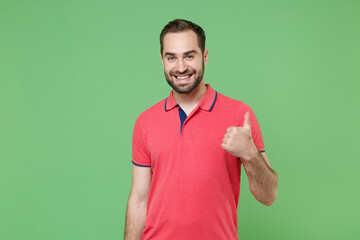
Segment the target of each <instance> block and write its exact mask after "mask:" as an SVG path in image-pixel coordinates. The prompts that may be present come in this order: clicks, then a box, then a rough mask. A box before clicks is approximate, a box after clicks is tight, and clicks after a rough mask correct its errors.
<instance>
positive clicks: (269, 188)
mask: <svg viewBox="0 0 360 240" xmlns="http://www.w3.org/2000/svg"><path fill="white" fill-rule="evenodd" d="M242 162H243V164H244V168H245V170H246V173H247V176H248V179H249V187H250V191H251V192H252V194H253V195H254V197H255V198H256V199H257V200H258V201H259V202H261V203H263V204H265V205H267V206H270V205H271V204H272V203H273V202H274V201H275V200H276V198H277V185H278V176H277V174H276V173H275V172H274V170H272V169H271V167H269V166H268V165H267V163H266V162H265V160H264V159H263V157H262V155H261V153H260V152H258V151H256V153H254V155H253V156H252V157H251V159H248V160H243V161H242Z"/></svg>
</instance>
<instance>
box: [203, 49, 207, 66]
mask: <svg viewBox="0 0 360 240" xmlns="http://www.w3.org/2000/svg"><path fill="white" fill-rule="evenodd" d="M207 61H208V50H207V49H205V51H204V65H206V64H207Z"/></svg>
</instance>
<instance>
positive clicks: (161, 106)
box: [137, 98, 166, 121]
mask: <svg viewBox="0 0 360 240" xmlns="http://www.w3.org/2000/svg"><path fill="white" fill-rule="evenodd" d="M165 101H166V98H165V99H163V100H161V101H160V102H158V103H156V104H154V105H153V106H151V107H149V108H148V109H146V110H144V111H143V112H141V113H140V115H139V116H138V118H137V121H148V120H150V119H154V118H156V117H157V116H160V115H161V113H163V112H164V111H165Z"/></svg>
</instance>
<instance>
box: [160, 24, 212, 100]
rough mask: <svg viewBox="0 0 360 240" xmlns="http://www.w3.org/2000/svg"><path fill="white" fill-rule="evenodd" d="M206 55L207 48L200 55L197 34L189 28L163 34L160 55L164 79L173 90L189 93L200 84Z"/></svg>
mask: <svg viewBox="0 0 360 240" xmlns="http://www.w3.org/2000/svg"><path fill="white" fill-rule="evenodd" d="M207 55H208V50H207V49H206V50H205V52H204V55H202V53H201V50H200V48H199V46H198V39H197V36H196V34H195V33H194V32H193V31H191V30H189V31H186V32H179V33H167V34H166V35H165V37H164V40H163V55H162V56H161V54H160V56H161V62H162V64H163V66H164V74H165V78H166V81H167V82H168V83H169V85H170V86H171V87H172V88H173V89H174V91H176V92H178V93H181V94H186V93H190V92H192V91H193V90H194V89H195V88H196V87H197V86H198V85H199V84H200V82H201V81H202V80H203V76H204V66H205V65H206V63H207Z"/></svg>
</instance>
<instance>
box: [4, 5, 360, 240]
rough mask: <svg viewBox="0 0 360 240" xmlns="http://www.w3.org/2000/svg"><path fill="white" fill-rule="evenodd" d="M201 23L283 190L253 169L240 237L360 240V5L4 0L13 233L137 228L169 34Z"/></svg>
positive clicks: (208, 77)
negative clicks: (258, 184)
mask: <svg viewBox="0 0 360 240" xmlns="http://www.w3.org/2000/svg"><path fill="white" fill-rule="evenodd" d="M175 18H185V19H188V20H191V21H194V22H195V23H197V24H199V25H200V26H202V27H203V28H204V30H205V32H206V34H207V46H206V47H207V48H208V49H209V62H208V64H207V66H206V69H205V82H206V83H210V84H211V86H212V87H213V88H214V89H215V90H217V91H218V92H220V93H223V94H225V95H227V96H230V97H232V98H235V99H238V100H242V101H244V102H246V103H247V104H249V105H250V106H251V107H252V108H253V110H254V112H255V114H256V116H257V118H258V121H259V123H260V126H261V128H262V132H263V137H264V143H265V147H266V152H267V155H268V157H269V160H270V163H271V165H272V167H273V168H274V170H275V171H276V172H277V173H278V175H279V189H278V199H277V200H276V202H275V203H274V204H273V205H272V206H270V207H266V206H265V205H262V204H261V203H259V202H257V201H256V200H255V198H254V197H253V196H252V195H251V193H250V191H249V187H248V185H247V184H248V183H247V179H246V175H245V172H244V171H243V176H242V184H241V193H240V202H239V209H238V219H239V221H238V225H239V238H240V239H256V240H258V239H286V240H288V239H292V240H297V239H299V240H300V239H301V240H303V239H316V240H318V239H327V240H329V239H340V238H343V239H359V238H360V233H359V228H358V222H359V218H358V214H359V212H360V211H359V210H360V209H359V198H360V188H359V186H358V185H359V183H360V181H359V180H358V179H359V178H358V172H359V170H360V161H359V160H360V159H359V157H358V153H357V151H356V149H357V147H358V144H359V139H358V136H359V134H360V128H359V117H360V107H359V103H360V97H359V87H360V84H359V80H360V70H359V69H360V45H359V43H360V27H359V25H360V1H357V0H343V1H331V0H329V1H327V0H324V1H320V0H313V1H227V0H225V1H223V2H221V3H220V2H219V1H213V2H212V1H205V0H201V1H200V0H199V1H189V0H184V1H142V2H141V1H137V2H131V1H121V0H118V1H105V0H102V1H100V0H99V1H94V0H87V1H85V0H84V1H76V0H72V1H54V0H52V1H45V0H44V1H40V0H33V1H10V0H9V1H5V0H0V239H1V240H20V239H21V240H23V239H24V240H35V239H36V240H45V239H46V240H48V239H56V240H58V239H59V240H60V239H61V240H63V239H64V240H65V239H66V240H80V239H84V240H91V239H94V240H98V239H109V240H110V239H114V240H115V239H122V238H123V231H124V222H125V211H126V204H127V198H128V195H129V191H130V187H131V168H132V164H131V134H132V128H133V125H134V121H135V119H136V118H137V116H138V115H139V114H140V113H141V112H142V111H143V110H145V109H147V108H148V107H150V106H152V105H153V104H155V103H157V102H158V101H160V100H162V99H164V98H166V97H167V96H168V94H169V91H170V87H169V86H168V85H167V83H166V81H165V78H164V74H163V68H162V65H161V62H160V57H159V48H160V46H159V39H158V38H159V34H160V31H161V29H162V27H163V26H164V25H165V24H166V23H167V22H168V21H170V20H173V19H175Z"/></svg>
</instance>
